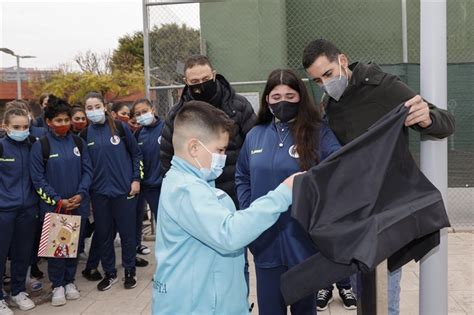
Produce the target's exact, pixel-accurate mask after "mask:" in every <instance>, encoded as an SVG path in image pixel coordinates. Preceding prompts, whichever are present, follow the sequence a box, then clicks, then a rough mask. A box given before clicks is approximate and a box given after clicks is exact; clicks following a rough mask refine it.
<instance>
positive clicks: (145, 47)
mask: <svg viewBox="0 0 474 315" xmlns="http://www.w3.org/2000/svg"><path fill="white" fill-rule="evenodd" d="M149 25H150V24H149V21H148V6H147V0H143V57H144V71H145V95H146V97H147V98H148V99H150V45H149V39H148V33H149Z"/></svg>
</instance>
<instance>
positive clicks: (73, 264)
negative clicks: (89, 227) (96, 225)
mask: <svg viewBox="0 0 474 315" xmlns="http://www.w3.org/2000/svg"><path fill="white" fill-rule="evenodd" d="M86 220H87V218H85V217H83V218H82V219H81V231H80V234H79V243H80V242H81V239H82V238H83V237H84V231H85V227H86ZM78 254H79V252H78ZM77 263H78V258H77V257H76V258H48V277H49V281H51V283H52V284H53V288H57V287H61V286H65V285H67V284H69V283H73V282H74V281H75V278H76V270H77Z"/></svg>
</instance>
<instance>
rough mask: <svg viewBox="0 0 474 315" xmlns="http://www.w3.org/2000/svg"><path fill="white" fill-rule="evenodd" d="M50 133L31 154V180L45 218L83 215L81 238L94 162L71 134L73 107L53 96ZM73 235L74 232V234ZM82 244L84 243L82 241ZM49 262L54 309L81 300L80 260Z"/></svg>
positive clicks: (48, 109) (48, 117) (47, 115)
mask: <svg viewBox="0 0 474 315" xmlns="http://www.w3.org/2000/svg"><path fill="white" fill-rule="evenodd" d="M45 119H46V123H47V125H48V127H49V128H48V133H47V135H46V136H44V137H42V138H40V140H39V141H37V142H36V143H35V144H34V145H33V148H32V151H31V165H30V172H31V179H32V181H33V184H34V186H35V189H36V191H37V193H38V194H39V196H40V197H41V199H42V202H41V206H40V212H41V218H42V220H44V216H45V214H46V213H47V212H53V211H55V210H59V212H60V213H63V214H71V215H79V216H81V217H82V219H81V229H80V230H79V235H80V238H82V237H83V231H84V227H85V221H86V219H87V215H88V213H89V211H88V210H89V187H90V185H91V183H92V162H91V160H90V158H89V153H88V151H87V147H86V143H85V141H84V140H83V139H81V138H80V137H78V136H76V135H73V134H72V132H70V128H71V107H70V105H69V104H68V103H66V102H65V101H64V100H60V99H57V98H55V97H53V96H52V95H50V97H49V100H48V106H47V107H46V109H45ZM71 231H72V230H71ZM79 242H80V239H79ZM68 256H69V253H66V254H65V256H64V257H55V258H48V276H49V280H50V281H51V283H52V287H53V297H52V305H53V306H60V305H64V304H66V300H75V299H78V298H80V293H79V291H78V289H77V287H76V286H75V284H74V280H75V275H76V269H77V263H78V259H77V258H69V257H68Z"/></svg>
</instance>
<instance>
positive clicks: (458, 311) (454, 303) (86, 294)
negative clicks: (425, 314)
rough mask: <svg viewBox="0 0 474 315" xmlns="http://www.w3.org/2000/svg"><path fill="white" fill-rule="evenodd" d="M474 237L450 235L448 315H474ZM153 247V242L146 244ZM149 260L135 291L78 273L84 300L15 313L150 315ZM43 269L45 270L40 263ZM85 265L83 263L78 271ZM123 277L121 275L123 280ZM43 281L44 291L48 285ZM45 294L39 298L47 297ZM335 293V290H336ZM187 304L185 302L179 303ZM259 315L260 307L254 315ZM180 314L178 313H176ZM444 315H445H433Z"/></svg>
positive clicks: (406, 313)
mask: <svg viewBox="0 0 474 315" xmlns="http://www.w3.org/2000/svg"><path fill="white" fill-rule="evenodd" d="M473 244H474V234H472V233H450V234H449V313H448V315H474V284H473V280H474V276H473V274H474V247H473V246H474V245H473ZM147 245H148V246H153V243H151V242H150V243H147ZM146 258H148V259H150V261H152V260H153V264H151V265H150V266H148V267H146V268H140V269H139V270H138V277H139V282H138V286H137V287H136V288H135V289H132V290H125V289H124V288H123V285H122V284H121V283H120V282H118V283H117V284H115V285H114V286H113V287H112V289H110V290H109V291H106V292H99V291H97V289H96V283H93V282H88V281H87V280H85V279H84V278H83V277H82V275H80V273H79V272H78V275H79V276H78V278H77V281H76V284H77V286H78V287H79V288H80V290H81V294H82V297H81V299H80V300H77V301H69V302H68V303H67V305H65V306H62V307H53V306H51V305H50V304H49V302H48V303H45V304H42V305H38V306H37V307H36V308H35V309H33V310H31V311H29V312H21V311H18V310H15V314H28V315H33V314H38V315H39V314H45V315H46V314H48V315H49V314H68V315H69V314H114V315H119V314H127V315H132V314H150V313H151V290H152V289H151V278H152V275H153V272H154V268H155V267H154V258H153V255H148V256H147V257H146ZM40 267H41V269H42V270H44V269H45V267H46V264H45V263H42V264H41V266H40ZM83 267H84V264H83V263H81V264H80V266H79V271H80V270H82V269H83ZM251 272H252V273H251V294H250V301H251V302H255V301H256V296H255V274H254V272H253V268H252V270H251ZM122 276H123V275H120V277H122ZM46 282H47V281H46V280H44V285H45V288H46V287H47V286H48V284H47V283H46ZM418 283H419V281H418V265H417V264H415V263H411V264H409V265H407V266H405V267H404V269H403V278H402V297H401V299H402V303H401V314H402V315H416V314H418ZM44 290H45V292H44V293H43V294H42V295H41V296H37V297H36V298H39V299H41V298H44V296H46V295H47V294H48V292H46V291H50V290H48V289H44ZM334 293H336V291H334ZM179 302H182V303H186V301H179ZM257 313H258V306H256V307H255V309H254V311H253V314H257ZM321 314H324V315H355V314H356V312H355V311H346V310H345V309H344V308H342V306H341V302H340V300H339V297H337V298H336V299H335V301H334V302H333V303H332V304H331V306H330V308H329V309H328V310H327V311H325V312H321ZM177 315H178V314H177ZM433 315H444V314H433Z"/></svg>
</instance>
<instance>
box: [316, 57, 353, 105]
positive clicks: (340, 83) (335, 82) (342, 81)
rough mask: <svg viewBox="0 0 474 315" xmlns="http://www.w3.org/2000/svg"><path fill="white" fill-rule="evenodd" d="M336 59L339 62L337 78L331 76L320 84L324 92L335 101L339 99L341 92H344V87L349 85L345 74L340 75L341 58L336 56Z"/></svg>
mask: <svg viewBox="0 0 474 315" xmlns="http://www.w3.org/2000/svg"><path fill="white" fill-rule="evenodd" d="M337 61H338V62H339V78H332V79H330V80H328V81H327V82H326V83H325V84H324V85H323V86H322V88H323V90H324V92H326V94H327V95H329V96H330V97H332V98H333V99H334V100H336V102H338V101H339V100H340V99H341V96H342V94H344V91H345V90H346V87H347V86H348V85H349V81H348V79H347V76H345V75H342V71H341V70H342V67H341V60H340V59H339V58H338V60H337ZM344 70H345V69H344Z"/></svg>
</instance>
